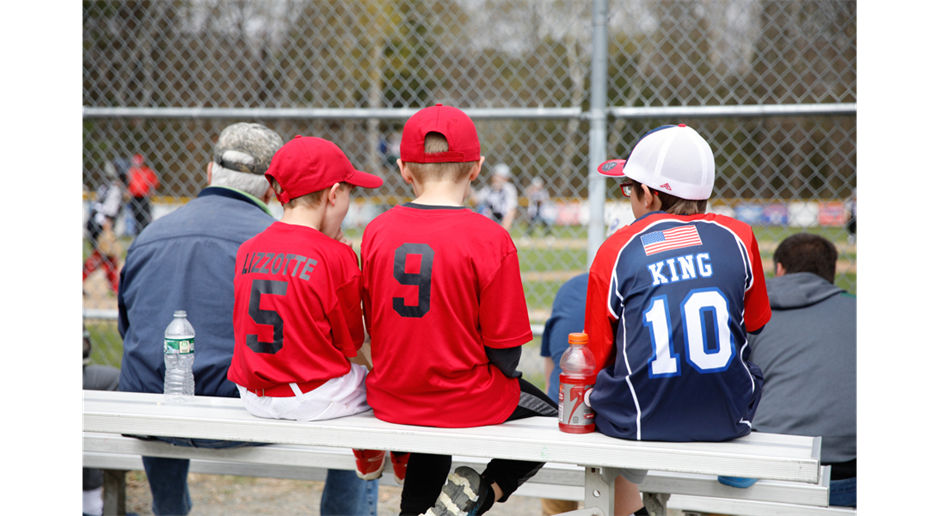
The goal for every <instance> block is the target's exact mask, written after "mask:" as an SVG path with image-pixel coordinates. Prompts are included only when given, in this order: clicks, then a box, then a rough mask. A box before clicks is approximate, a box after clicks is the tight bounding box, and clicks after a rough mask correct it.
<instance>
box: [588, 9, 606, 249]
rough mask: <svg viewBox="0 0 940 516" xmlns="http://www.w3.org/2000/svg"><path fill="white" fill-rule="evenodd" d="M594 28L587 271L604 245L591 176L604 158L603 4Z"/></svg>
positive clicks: (598, 190) (599, 180) (598, 195)
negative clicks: (602, 244)
mask: <svg viewBox="0 0 940 516" xmlns="http://www.w3.org/2000/svg"><path fill="white" fill-rule="evenodd" d="M591 19H592V25H593V27H594V33H593V43H592V45H591V47H592V48H591V112H590V113H589V117H590V120H591V129H590V133H589V144H590V147H589V151H588V152H589V154H590V156H589V159H588V163H589V165H588V169H587V171H585V173H586V174H588V205H589V206H590V213H591V220H590V222H589V223H588V256H587V268H590V267H591V263H592V262H593V261H594V255H595V254H596V253H597V249H598V248H599V247H600V246H601V243H602V242H603V241H604V199H605V198H606V192H605V187H606V181H605V178H604V176H602V175H600V174H597V173H595V171H596V170H597V167H598V166H599V165H600V164H601V163H603V162H604V159H605V158H606V156H607V0H594V12H593V14H592V17H591Z"/></svg>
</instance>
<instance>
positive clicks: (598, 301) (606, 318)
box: [584, 246, 617, 373]
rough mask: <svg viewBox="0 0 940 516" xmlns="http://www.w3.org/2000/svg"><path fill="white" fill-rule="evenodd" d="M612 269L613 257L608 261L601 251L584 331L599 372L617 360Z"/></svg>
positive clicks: (594, 269) (590, 288)
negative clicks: (615, 356) (611, 294)
mask: <svg viewBox="0 0 940 516" xmlns="http://www.w3.org/2000/svg"><path fill="white" fill-rule="evenodd" d="M602 249H603V246H602ZM612 268H613V262H612V260H605V259H604V258H603V256H602V254H601V251H600V250H599V251H598V253H597V257H595V259H594V264H593V265H591V274H590V276H589V277H588V289H587V302H586V304H585V313H584V333H587V336H588V348H589V349H590V350H591V353H593V354H594V360H595V361H596V363H597V367H596V369H595V371H594V372H595V373H596V372H597V371H600V370H601V369H603V368H605V367H607V366H608V365H610V364H612V363H614V329H613V325H614V324H615V323H616V322H617V319H616V318H615V317H613V316H612V315H610V309H609V308H608V302H609V292H610V278H611V272H612V270H613V269H612Z"/></svg>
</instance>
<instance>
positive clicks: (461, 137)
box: [401, 104, 480, 163]
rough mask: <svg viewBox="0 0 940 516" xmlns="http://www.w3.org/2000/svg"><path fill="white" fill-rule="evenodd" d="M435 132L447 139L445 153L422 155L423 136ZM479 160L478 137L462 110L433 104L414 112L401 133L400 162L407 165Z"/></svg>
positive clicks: (475, 129) (474, 127) (473, 126)
mask: <svg viewBox="0 0 940 516" xmlns="http://www.w3.org/2000/svg"><path fill="white" fill-rule="evenodd" d="M431 132H436V133H441V134H443V135H444V138H446V139H447V147H448V151H447V152H439V153H435V154H425V153H424V137H425V136H427V134H428V133H431ZM478 159H480V138H479V137H478V136H477V128H476V126H475V125H473V121H472V120H470V117H469V116H467V114H466V113H464V112H463V111H461V110H459V109H457V108H455V107H451V106H444V105H441V104H437V105H436V106H434V107H429V108H424V109H422V110H421V111H418V112H417V113H415V114H414V115H412V117H411V118H409V119H408V121H407V122H405V127H404V128H403V129H402V132H401V160H402V161H404V162H407V163H464V162H467V161H477V160H478Z"/></svg>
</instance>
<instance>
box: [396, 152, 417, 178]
mask: <svg viewBox="0 0 940 516" xmlns="http://www.w3.org/2000/svg"><path fill="white" fill-rule="evenodd" d="M395 162H396V163H398V172H399V173H400V174H401V178H402V179H404V180H405V182H406V183H408V184H409V185H410V184H412V183H413V182H414V180H415V178H414V176H412V175H411V171H410V170H408V168H407V167H405V162H404V161H402V160H401V158H398V159H397V160H395Z"/></svg>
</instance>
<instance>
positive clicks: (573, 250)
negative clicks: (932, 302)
mask: <svg viewBox="0 0 940 516" xmlns="http://www.w3.org/2000/svg"><path fill="white" fill-rule="evenodd" d="M524 229H525V227H524V224H523V225H522V227H518V228H515V229H514V230H513V231H512V232H511V234H512V237H513V240H514V241H515V242H516V245H517V248H518V253H519V264H520V269H521V272H522V277H523V282H522V283H523V288H524V290H525V294H526V304H527V306H528V308H529V311H530V314H531V316H530V317H531V322H532V323H533V324H544V322H545V320H546V319H547V318H548V315H549V314H550V310H551V305H552V301H553V300H554V298H555V293H556V292H557V291H558V289H559V288H560V287H561V285H562V284H563V283H564V282H565V281H567V279H568V278H569V277H572V276H575V275H577V274H579V273H581V272H586V271H587V228H585V227H581V226H571V227H559V228H554V229H553V230H552V232H551V234H550V235H549V236H550V237H551V238H545V237H544V236H543V235H542V233H541V232H538V233H536V235H535V237H534V238H532V239H531V240H527V239H525V231H524ZM801 231H807V232H811V233H815V234H820V235H822V236H824V237H826V238H828V239H829V240H831V241H833V242H835V243H836V247H837V248H838V249H839V252H840V256H839V259H840V268H841V269H842V271H841V272H838V273H837V275H836V285H838V286H839V287H840V288H842V289H845V290H846V291H847V292H849V293H851V294H856V290H857V284H858V283H857V273H856V266H855V263H856V258H857V253H856V248H855V246H854V245H849V244H848V242H847V236H848V235H847V234H846V233H845V231H844V230H843V229H842V228H808V229H806V230H801V229H797V228H788V227H782V226H757V227H755V228H754V234H755V236H756V237H757V239H758V242H759V243H760V248H761V261H762V262H763V264H764V269H765V277H770V276H772V273H770V267H771V264H772V263H773V252H774V250H775V249H776V245H777V242H780V241H781V240H783V239H784V238H786V237H787V236H789V235H792V234H795V233H798V232H801ZM346 234H347V237H348V238H350V239H351V240H353V241H354V242H358V241H359V240H360V239H361V237H362V230H361V229H350V230H348V231H346ZM552 239H553V240H552ZM121 243H122V246H123V248H124V249H125V250H126V249H127V247H128V246H129V245H130V243H131V239H130V238H129V237H124V238H122V239H121ZM355 247H356V248H357V249H358V244H356V245H355ZM125 252H126V251H125ZM90 253H91V248H90V245H89V243H88V242H87V241H86V242H85V243H84V246H83V253H82V255H83V256H82V257H83V259H84V258H87V256H88V255H89V254H90ZM86 326H87V328H88V330H89V332H90V333H91V339H92V342H93V343H94V344H95V346H94V348H93V354H92V362H93V363H97V364H107V365H112V366H115V367H120V362H121V354H122V350H121V338H120V335H119V334H118V332H117V324H116V323H115V322H114V321H104V320H89V321H86ZM540 346H541V337H538V336H536V338H535V340H534V341H533V342H531V343H530V344H528V345H526V351H525V355H524V358H523V363H522V364H521V366H520V368H521V369H522V370H523V373H524V375H525V377H526V379H527V380H529V381H530V382H532V383H534V384H536V385H539V386H540V387H544V374H543V373H542V369H541V367H542V365H541V359H540V357H538V350H539V348H540Z"/></svg>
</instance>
